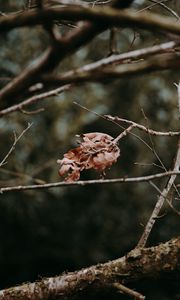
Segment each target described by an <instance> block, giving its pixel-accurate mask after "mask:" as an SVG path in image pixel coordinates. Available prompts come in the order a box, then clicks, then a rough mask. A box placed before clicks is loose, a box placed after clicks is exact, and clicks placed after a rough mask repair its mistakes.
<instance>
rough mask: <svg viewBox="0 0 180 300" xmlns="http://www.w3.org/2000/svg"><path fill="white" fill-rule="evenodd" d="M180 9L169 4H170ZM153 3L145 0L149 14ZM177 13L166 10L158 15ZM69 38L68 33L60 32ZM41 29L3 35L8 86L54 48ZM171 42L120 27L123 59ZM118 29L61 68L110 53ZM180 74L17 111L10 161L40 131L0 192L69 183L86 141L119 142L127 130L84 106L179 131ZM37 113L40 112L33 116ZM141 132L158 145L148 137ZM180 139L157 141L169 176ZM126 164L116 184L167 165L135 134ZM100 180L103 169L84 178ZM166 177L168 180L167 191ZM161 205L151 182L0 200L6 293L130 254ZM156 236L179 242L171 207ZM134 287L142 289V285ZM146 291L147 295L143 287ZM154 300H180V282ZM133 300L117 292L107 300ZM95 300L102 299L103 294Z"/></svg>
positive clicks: (6, 131) (83, 88)
mask: <svg viewBox="0 0 180 300" xmlns="http://www.w3.org/2000/svg"><path fill="white" fill-rule="evenodd" d="M170 2H171V1H169V4H171V3H170ZM147 4H149V1H144V2H143V1H135V4H134V7H135V8H136V9H137V8H138V9H140V8H142V7H144V6H146V5H147ZM25 5H26V3H25V1H23V0H22V1H15V0H7V1H4V0H0V10H1V12H3V13H8V12H13V11H17V10H22V9H24V7H25ZM157 10H158V12H160V13H161V14H166V15H167V14H168V13H167V11H165V10H163V9H162V8H161V9H160V8H159V9H157V8H153V9H152V11H157ZM59 30H61V31H66V30H67V27H66V26H59ZM48 39H49V37H48V35H46V34H45V32H44V31H43V30H42V28H41V27H40V26H38V27H36V28H33V27H32V28H21V29H14V30H12V31H10V32H9V33H8V34H6V35H1V46H0V47H1V50H0V73H1V75H0V76H1V78H0V85H1V86H4V85H5V84H6V83H7V81H10V80H11V78H13V77H14V76H15V75H17V74H19V73H20V72H21V70H23V69H24V68H25V67H26V66H27V65H28V64H29V63H32V62H33V61H35V59H36V58H37V57H38V55H39V54H40V53H41V52H42V50H43V49H45V48H46V45H47V44H48ZM166 39H167V38H166V37H165V36H163V35H160V34H159V35H158V34H156V33H153V34H152V33H149V32H147V31H143V30H138V31H137V32H136V30H130V29H118V33H117V49H118V51H119V53H121V52H124V51H127V50H128V49H132V50H133V49H137V48H140V47H145V46H151V45H153V44H156V43H159V42H160V41H166ZM108 41H109V31H106V32H105V33H103V34H100V35H99V36H98V37H96V38H95V39H94V40H93V42H91V43H90V44H89V45H87V46H86V47H83V48H82V49H80V50H79V51H77V52H76V54H75V55H73V56H69V57H68V58H67V59H66V60H65V61H64V62H63V64H62V65H61V66H60V67H59V68H60V69H59V70H66V69H67V70H68V69H69V68H72V67H76V66H80V65H83V64H85V63H89V62H93V61H95V60H97V59H99V58H102V57H106V56H107V55H108V53H109V44H108ZM179 75H180V72H179V70H177V71H175V70H174V71H164V72H156V73H153V74H151V75H145V76H144V75H143V76H136V77H130V78H128V77H126V78H123V79H120V80H116V81H108V82H104V83H103V84H90V83H87V84H83V85H80V86H76V87H75V88H73V89H71V90H69V91H67V92H64V93H63V94H60V95H58V96H56V97H53V98H51V99H48V100H45V101H43V102H41V103H39V104H36V105H34V107H33V110H34V109H38V108H41V107H43V108H44V111H43V112H41V113H39V114H34V115H33V114H30V115H28V114H24V113H20V112H18V113H13V114H11V115H9V116H6V117H5V118H1V119H0V140H1V148H0V149H1V151H0V160H1V158H3V157H4V156H5V154H6V153H7V152H8V150H9V148H10V147H11V145H12V142H13V131H14V130H15V131H16V132H17V133H20V132H21V131H22V130H23V129H24V128H25V127H26V126H27V123H28V122H32V123H33V125H32V127H31V129H30V130H29V131H28V132H27V133H26V134H25V135H24V136H23V138H22V139H21V140H20V142H19V143H18V144H17V146H16V149H15V151H14V152H13V154H12V156H10V157H9V159H8V163H7V164H6V165H5V166H3V167H2V168H1V169H0V185H1V186H9V185H18V184H32V183H38V182H54V181H58V180H61V179H60V178H59V175H58V165H57V163H56V161H57V159H58V158H62V157H63V154H64V153H65V152H66V151H68V150H69V149H70V148H72V147H74V146H76V138H75V135H76V134H80V133H86V132H94V131H98V132H104V133H107V134H110V135H112V136H114V137H116V136H117V135H118V134H119V133H120V132H121V129H120V128H119V127H118V126H116V125H115V124H112V123H110V122H108V121H107V120H103V119H101V118H98V117H97V116H96V115H94V114H93V113H90V112H87V111H86V110H83V109H81V108H80V107H78V106H77V105H75V104H74V103H73V101H77V102H79V103H80V104H83V105H84V106H86V107H87V108H88V109H90V110H92V111H95V112H97V113H99V114H111V115H112V116H115V115H118V116H119V117H122V118H126V119H130V120H133V121H136V122H138V123H141V124H144V125H147V120H146V119H145V117H144V115H143V113H142V110H143V111H144V113H145V115H146V116H147V118H148V121H149V126H150V127H152V128H153V129H155V130H159V131H160V130H162V131H169V130H178V127H179V124H178V110H177V88H176V87H175V86H174V83H177V82H178V80H179ZM29 110H31V107H30V108H29ZM136 133H137V134H138V135H139V136H140V137H141V138H142V139H143V140H145V141H146V142H147V143H148V144H150V145H151V146H152V141H151V140H150V138H149V136H148V135H145V134H144V133H143V132H139V131H136ZM176 143H177V140H176V138H169V137H154V138H153V145H154V149H155V151H156V152H157V154H158V156H159V158H160V159H161V160H162V162H163V164H164V165H165V167H166V168H167V169H168V168H169V167H170V165H171V163H172V159H173V156H174V155H175V150H176ZM120 149H121V156H120V158H119V160H118V162H117V163H116V165H114V166H113V167H112V168H111V170H109V171H108V172H107V178H116V177H122V176H126V175H127V176H141V175H148V174H152V173H155V172H161V171H162V169H161V167H158V166H159V165H160V162H159V161H158V159H157V157H156V156H155V155H154V153H153V152H152V151H150V150H149V149H148V148H147V146H146V145H144V144H143V143H142V142H141V141H139V140H138V139H137V138H135V137H134V136H132V135H128V136H127V137H125V138H124V139H122V140H121V142H120ZM95 178H99V174H97V173H96V172H94V171H87V172H84V174H82V176H81V179H95ZM165 182H166V179H164V180H162V179H161V181H160V182H159V184H160V186H164V184H165ZM156 200H157V192H156V191H155V190H154V189H153V188H152V187H151V186H150V185H149V184H148V183H139V184H137V183H136V184H131V185H129V184H123V185H118V184H116V185H103V186H101V185H100V186H98V185H96V186H87V187H68V188H65V187H63V188H58V189H51V190H46V191H26V192H19V193H18V192H12V193H7V194H3V195H0V241H1V243H0V288H1V289H3V288H7V287H10V286H13V285H16V284H19V283H22V282H26V281H34V280H37V279H38V278H41V277H48V276H54V275H58V274H60V273H62V272H66V271H73V270H77V269H80V268H82V267H86V266H89V265H92V264H96V263H100V262H105V261H108V260H111V259H115V258H117V257H120V256H121V255H124V254H125V253H126V252H127V251H129V250H131V249H132V248H133V247H134V246H135V245H136V243H137V241H138V239H139V238H140V235H141V233H142V231H143V224H146V222H147V220H148V217H149V216H150V213H151V211H152V209H153V207H154V204H155V202H156ZM177 205H178V204H177ZM163 213H164V216H162V218H160V219H159V220H158V221H157V223H156V226H155V227H154V229H153V232H152V234H151V237H150V239H149V245H155V244H158V243H160V242H163V241H166V240H168V239H170V238H172V237H175V236H177V235H178V234H179V226H180V220H179V217H178V216H177V215H176V214H175V213H174V212H173V211H172V210H171V209H169V207H166V208H165V209H164V212H163ZM132 287H133V286H132ZM136 288H137V287H136ZM139 291H142V292H143V293H145V294H146V295H147V299H163V300H166V299H167V300H170V299H180V287H179V284H178V283H177V282H173V280H172V281H170V282H168V284H166V283H165V282H164V281H163V280H162V282H160V281H158V282H157V281H156V280H155V281H154V282H148V281H147V282H142V283H140V287H139ZM105 297H106V298H107V299H113V297H115V299H116V298H117V299H119V298H120V299H126V297H125V296H119V295H117V294H116V295H115V294H114V293H110V292H109V293H107V294H106V295H104V294H103V295H97V296H96V298H97V299H105ZM90 298H93V299H95V295H91V296H90Z"/></svg>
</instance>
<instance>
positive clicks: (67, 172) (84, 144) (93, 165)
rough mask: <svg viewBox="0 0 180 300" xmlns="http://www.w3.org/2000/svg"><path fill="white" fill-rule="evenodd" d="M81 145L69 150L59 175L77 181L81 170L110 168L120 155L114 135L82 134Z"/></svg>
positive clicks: (60, 162)
mask: <svg viewBox="0 0 180 300" xmlns="http://www.w3.org/2000/svg"><path fill="white" fill-rule="evenodd" d="M80 138H81V142H80V145H79V147H77V148H74V149H71V150H69V151H68V152H67V153H65V154H64V158H63V159H61V160H60V159H58V161H57V163H58V164H60V169H59V175H60V176H65V180H66V181H77V180H78V179H79V178H80V172H81V171H83V170H85V169H95V170H97V171H99V172H103V173H104V171H105V169H106V168H110V167H111V165H112V164H113V163H115V162H116V161H117V158H118V157H119V156H120V149H119V147H118V146H117V143H116V142H114V139H113V137H112V136H110V135H108V134H105V133H100V132H91V133H86V134H82V135H80Z"/></svg>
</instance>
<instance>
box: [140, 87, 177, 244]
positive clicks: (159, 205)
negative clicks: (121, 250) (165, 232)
mask: <svg viewBox="0 0 180 300" xmlns="http://www.w3.org/2000/svg"><path fill="white" fill-rule="evenodd" d="M179 85H180V83H179ZM179 85H178V106H179V103H180V88H179ZM179 107H180V106H179ZM179 114H180V111H179ZM179 168H180V138H179V139H178V144H177V152H176V158H175V162H174V167H173V171H174V172H176V171H179ZM175 179H176V175H175V174H172V175H171V176H170V178H169V180H168V182H167V184H166V186H165V188H164V189H163V191H162V193H161V195H160V196H159V197H158V200H157V203H156V205H155V207H154V210H153V212H152V214H151V216H150V218H149V220H148V222H147V224H146V227H145V229H144V232H143V234H142V236H141V238H140V240H139V242H138V244H137V247H141V248H142V247H144V246H145V245H146V242H147V239H148V237H149V235H150V233H151V230H152V228H153V226H154V224H155V222H156V218H157V217H158V215H159V213H160V211H161V208H162V206H163V205H164V202H165V201H166V199H167V198H168V195H169V193H170V191H171V189H172V187H173V186H174V182H175Z"/></svg>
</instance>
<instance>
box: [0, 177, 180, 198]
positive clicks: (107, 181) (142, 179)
mask: <svg viewBox="0 0 180 300" xmlns="http://www.w3.org/2000/svg"><path fill="white" fill-rule="evenodd" d="M170 175H180V171H176V172H174V171H173V172H171V171H170V172H164V173H157V174H154V175H148V176H142V177H131V178H126V177H123V178H114V179H97V180H96V179H94V180H79V181H73V182H66V181H61V182H59V181H58V182H54V183H46V184H37V185H18V186H9V187H1V188H0V193H1V194H2V193H5V192H13V191H25V190H35V189H50V188H57V187H64V186H85V185H91V184H112V183H138V182H149V181H151V180H155V179H159V178H163V177H167V176H170Z"/></svg>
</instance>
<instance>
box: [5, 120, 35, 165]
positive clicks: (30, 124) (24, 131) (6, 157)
mask: <svg viewBox="0 0 180 300" xmlns="http://www.w3.org/2000/svg"><path fill="white" fill-rule="evenodd" d="M31 126H32V123H28V126H27V127H26V128H25V129H24V130H23V131H22V132H21V134H20V135H19V136H17V135H16V133H15V132H14V142H13V144H12V146H11V148H10V149H9V151H8V153H7V154H6V156H5V157H4V158H3V160H2V161H1V162H0V167H2V166H3V165H4V164H6V163H7V159H8V157H9V156H10V155H11V153H12V152H13V151H14V149H15V147H16V144H17V142H18V141H19V140H20V139H21V138H22V136H23V135H24V134H25V133H26V131H28V130H29V128H30V127H31Z"/></svg>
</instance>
